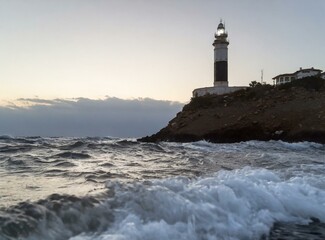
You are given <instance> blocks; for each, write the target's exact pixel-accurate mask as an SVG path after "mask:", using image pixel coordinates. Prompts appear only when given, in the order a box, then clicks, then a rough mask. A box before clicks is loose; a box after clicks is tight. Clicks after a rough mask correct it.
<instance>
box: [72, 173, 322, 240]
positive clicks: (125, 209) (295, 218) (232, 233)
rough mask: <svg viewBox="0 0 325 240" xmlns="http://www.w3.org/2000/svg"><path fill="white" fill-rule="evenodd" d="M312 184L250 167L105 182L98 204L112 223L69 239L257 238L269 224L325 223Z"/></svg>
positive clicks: (319, 194)
mask: <svg viewBox="0 0 325 240" xmlns="http://www.w3.org/2000/svg"><path fill="white" fill-rule="evenodd" d="M313 181H318V182H319V183H321V184H320V185H322V186H324V183H325V180H323V179H313ZM313 185H314V184H313ZM313 185H310V184H309V179H304V178H299V177H296V178H292V179H288V180H282V179H281V178H280V177H279V176H278V175H277V174H276V173H275V172H272V171H268V170H265V169H251V168H244V169H241V170H234V171H220V172H218V173H216V174H215V175H213V176H209V177H204V178H199V179H196V180H189V179H187V178H173V179H167V180H155V181H147V182H146V183H142V184H139V183H137V184H132V185H121V184H118V183H108V188H110V189H111V190H112V191H114V192H115V196H114V198H111V199H108V200H107V201H106V202H105V203H103V204H106V205H110V206H115V208H114V209H113V214H114V219H115V220H114V222H113V223H112V225H111V226H110V227H109V228H108V229H107V230H106V231H104V232H102V233H101V234H98V232H97V233H96V234H95V235H92V234H89V233H88V234H86V233H84V234H81V235H79V236H75V237H73V238H71V239H73V240H80V239H119V240H122V239H123V240H124V239H193V240H194V239H260V238H261V237H262V236H263V235H264V236H266V235H268V233H269V231H270V230H271V228H272V225H273V224H274V223H275V222H292V223H300V224H308V223H309V222H311V219H312V218H317V219H319V220H320V221H321V222H325V189H324V188H316V187H315V186H313Z"/></svg>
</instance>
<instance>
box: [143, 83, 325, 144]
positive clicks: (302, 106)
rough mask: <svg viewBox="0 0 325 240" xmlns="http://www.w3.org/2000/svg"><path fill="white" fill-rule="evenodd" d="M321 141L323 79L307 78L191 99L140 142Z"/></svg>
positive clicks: (324, 117) (324, 127) (324, 114)
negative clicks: (172, 117)
mask: <svg viewBox="0 0 325 240" xmlns="http://www.w3.org/2000/svg"><path fill="white" fill-rule="evenodd" d="M272 139H274V140H284V141H314V142H320V143H325V81H324V80H323V79H320V78H305V79H300V80H296V81H294V82H291V83H288V84H284V85H280V86H278V87H273V86H270V85H262V86H256V87H251V88H247V89H245V90H240V91H237V92H234V93H231V94H226V95H218V96H216V95H211V96H204V97H195V98H192V100H191V102H190V103H189V104H187V105H185V106H184V108H183V110H182V111H181V112H180V113H178V114H177V116H176V117H175V118H174V119H172V120H171V121H170V122H169V124H168V126H167V127H165V128H163V129H161V130H160V131H159V132H158V133H156V134H154V135H152V136H147V137H144V138H142V139H139V140H140V141H149V142H157V141H176V142H188V141H197V140H207V141H211V142H220V143H221V142H225V143H226V142H229V143H230V142H239V141H247V140H265V141H266V140H272Z"/></svg>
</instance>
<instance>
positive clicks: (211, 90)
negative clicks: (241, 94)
mask: <svg viewBox="0 0 325 240" xmlns="http://www.w3.org/2000/svg"><path fill="white" fill-rule="evenodd" d="M245 88H247V87H242V86H236V87H228V82H215V83H214V86H213V87H204V88H196V89H194V90H193V97H202V96H205V95H223V94H228V93H232V92H236V91H238V90H242V89H245Z"/></svg>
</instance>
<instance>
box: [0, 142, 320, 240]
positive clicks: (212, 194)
mask: <svg viewBox="0 0 325 240" xmlns="http://www.w3.org/2000/svg"><path fill="white" fill-rule="evenodd" d="M0 239H1V240H7V239H8V240H11V239H24V240H25V239H26V240H34V239H35V240H40V239H42V240H43V239H44V240H52V239H53V240H54V239H70V240H90V239H98V240H108V239H109V240H155V239H157V240H158V239H166V240H167V239H168V240H172V239H175V240H176V239H177V240H212V239H227V240H228V239H230V240H235V239H262V240H267V239H271V240H272V239H286V240H296V239H325V145H324V144H318V143H313V142H298V143H287V142H282V141H268V142H263V141H248V142H240V143H232V144H215V143H209V142H206V141H199V142H191V143H173V142H160V143H143V142H138V141H137V140H136V139H131V138H130V139H120V138H110V137H105V138H63V137H59V138H44V137H11V136H0Z"/></svg>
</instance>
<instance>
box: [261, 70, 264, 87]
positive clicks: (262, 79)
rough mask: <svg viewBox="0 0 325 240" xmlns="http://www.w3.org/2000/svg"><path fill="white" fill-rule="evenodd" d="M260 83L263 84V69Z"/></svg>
mask: <svg viewBox="0 0 325 240" xmlns="http://www.w3.org/2000/svg"><path fill="white" fill-rule="evenodd" d="M261 83H262V84H263V83H264V82H263V69H262V70H261Z"/></svg>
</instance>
